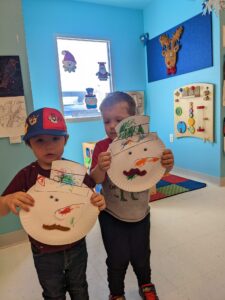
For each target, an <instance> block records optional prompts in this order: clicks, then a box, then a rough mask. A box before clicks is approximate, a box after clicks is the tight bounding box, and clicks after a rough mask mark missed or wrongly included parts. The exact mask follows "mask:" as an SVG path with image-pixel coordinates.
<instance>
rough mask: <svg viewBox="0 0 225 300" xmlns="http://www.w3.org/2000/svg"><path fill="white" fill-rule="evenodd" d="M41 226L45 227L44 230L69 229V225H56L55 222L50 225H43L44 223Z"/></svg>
mask: <svg viewBox="0 0 225 300" xmlns="http://www.w3.org/2000/svg"><path fill="white" fill-rule="evenodd" d="M42 227H43V229H46V230H61V231H68V230H70V228H69V227H64V226H61V225H57V224H52V225H45V224H43V225H42Z"/></svg>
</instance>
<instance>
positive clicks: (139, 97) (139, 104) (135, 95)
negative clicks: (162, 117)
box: [126, 91, 145, 115]
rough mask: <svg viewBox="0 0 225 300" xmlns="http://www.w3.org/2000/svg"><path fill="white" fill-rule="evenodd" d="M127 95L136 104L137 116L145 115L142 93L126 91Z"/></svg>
mask: <svg viewBox="0 0 225 300" xmlns="http://www.w3.org/2000/svg"><path fill="white" fill-rule="evenodd" d="M126 93H127V94H129V95H130V96H131V97H132V98H133V99H134V100H135V102H136V107H137V110H136V112H137V114H138V115H144V113H145V103H144V92H143V91H127V92H126Z"/></svg>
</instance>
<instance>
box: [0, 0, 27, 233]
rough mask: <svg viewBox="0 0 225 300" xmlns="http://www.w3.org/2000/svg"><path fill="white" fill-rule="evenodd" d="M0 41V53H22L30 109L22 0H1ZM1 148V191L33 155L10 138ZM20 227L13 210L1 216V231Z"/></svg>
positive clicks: (25, 90) (22, 66)
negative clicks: (12, 142)
mask: <svg viewBox="0 0 225 300" xmlns="http://www.w3.org/2000/svg"><path fill="white" fill-rule="evenodd" d="M0 41H1V42H0V55H19V57H20V64H21V71H22V77H23V86H24V94H25V100H26V107H27V110H28V111H29V110H31V109H32V105H33V104H32V94H31V87H30V78H29V70H28V62H27V53H26V48H25V40H24V29H23V18H22V12H21V4H20V1H17V0H5V1H1V3H0ZM0 152H1V155H0V166H1V167H0V194H1V193H2V192H3V190H4V189H5V188H6V186H7V185H8V183H9V181H10V180H11V179H12V178H13V176H14V175H15V174H16V173H17V171H18V170H20V169H21V168H22V167H24V166H25V165H27V164H28V163H29V162H30V161H31V160H32V159H33V155H32V154H31V152H30V150H29V149H28V148H27V147H26V146H25V145H24V143H21V144H13V145H11V144H10V143H9V139H8V138H0ZM18 228H20V223H19V219H18V217H16V216H14V215H12V214H10V215H9V216H7V217H5V218H1V219H0V234H1V233H4V232H9V231H14V230H16V229H18Z"/></svg>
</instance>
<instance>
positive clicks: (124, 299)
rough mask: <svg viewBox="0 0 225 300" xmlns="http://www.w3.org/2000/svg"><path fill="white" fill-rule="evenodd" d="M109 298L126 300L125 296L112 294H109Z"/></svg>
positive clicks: (110, 299)
mask: <svg viewBox="0 0 225 300" xmlns="http://www.w3.org/2000/svg"><path fill="white" fill-rule="evenodd" d="M109 300H126V298H125V297H124V296H112V295H109Z"/></svg>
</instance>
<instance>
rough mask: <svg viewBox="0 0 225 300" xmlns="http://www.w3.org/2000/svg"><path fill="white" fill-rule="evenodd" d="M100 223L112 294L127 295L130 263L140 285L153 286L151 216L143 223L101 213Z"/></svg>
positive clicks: (142, 221)
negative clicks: (126, 288) (150, 235)
mask: <svg viewBox="0 0 225 300" xmlns="http://www.w3.org/2000/svg"><path fill="white" fill-rule="evenodd" d="M99 222H100V226H101V232H102V238H103V243H104V246H105V249H106V252H107V259H106V264H107V267H108V282H109V290H110V293H111V295H114V296H120V295H123V294H124V279H125V275H126V271H127V267H128V264H129V263H131V265H132V267H133V270H134V272H135V274H136V276H137V280H138V285H139V286H141V285H142V284H147V283H150V282H151V269H150V237H149V233H150V217H149V215H147V216H146V217H145V218H144V219H143V220H141V221H139V222H123V221H120V220H118V219H116V218H114V217H113V216H111V215H110V214H108V213H107V212H104V211H103V212H101V213H100V216H99Z"/></svg>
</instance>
